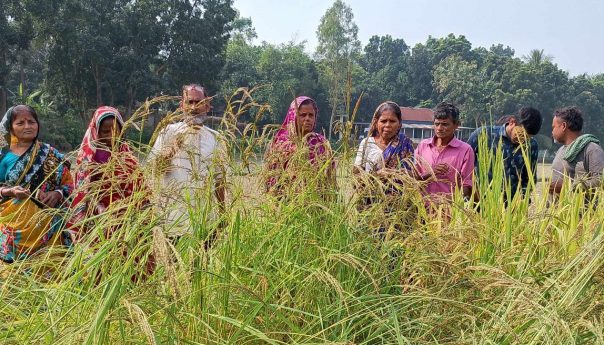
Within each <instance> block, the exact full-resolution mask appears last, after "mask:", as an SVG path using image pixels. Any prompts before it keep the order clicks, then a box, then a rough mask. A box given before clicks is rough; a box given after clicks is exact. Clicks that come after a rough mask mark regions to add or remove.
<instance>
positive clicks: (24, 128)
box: [11, 110, 38, 142]
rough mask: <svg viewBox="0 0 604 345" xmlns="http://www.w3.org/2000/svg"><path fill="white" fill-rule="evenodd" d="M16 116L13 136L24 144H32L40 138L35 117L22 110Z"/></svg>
mask: <svg viewBox="0 0 604 345" xmlns="http://www.w3.org/2000/svg"><path fill="white" fill-rule="evenodd" d="M14 116H15V118H14V119H13V124H12V131H11V132H12V134H13V135H14V136H15V137H17V139H18V140H19V141H22V142H31V141H33V140H34V139H36V137H37V136H38V122H37V121H36V119H35V118H34V117H33V115H32V114H30V113H29V112H28V111H26V110H21V111H19V112H17V113H16V114H15V115H14Z"/></svg>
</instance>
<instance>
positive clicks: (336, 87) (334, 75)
mask: <svg viewBox="0 0 604 345" xmlns="http://www.w3.org/2000/svg"><path fill="white" fill-rule="evenodd" d="M353 20H354V14H353V13H352V9H351V8H350V7H349V6H348V5H346V4H345V3H344V2H343V1H341V0H336V1H334V3H333V5H332V6H331V7H330V8H328V9H327V11H326V12H325V14H324V15H323V17H321V22H320V24H319V27H318V28H317V39H318V41H319V42H318V43H319V44H318V46H317V51H316V56H317V60H318V67H319V71H320V74H319V79H320V82H321V84H322V86H323V88H325V90H327V92H328V94H329V105H330V107H331V117H330V120H329V132H328V133H329V138H331V134H332V132H333V131H332V124H333V122H334V121H335V116H336V115H339V116H340V118H341V119H343V118H347V117H348V116H349V115H350V110H351V109H350V105H351V102H350V99H351V91H352V90H351V88H352V85H353V84H352V74H353V70H354V68H355V64H356V63H357V62H358V59H359V54H360V51H361V42H360V41H359V40H358V38H357V34H358V31H359V28H358V27H357V25H356V24H355V23H354V21H353Z"/></svg>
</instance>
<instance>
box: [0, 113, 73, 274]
mask: <svg viewBox="0 0 604 345" xmlns="http://www.w3.org/2000/svg"><path fill="white" fill-rule="evenodd" d="M39 127H40V122H39V121H38V116H37V114H36V112H35V110H34V109H33V108H31V107H29V106H27V105H17V106H14V107H12V108H10V109H9V110H8V111H7V112H6V114H5V115H4V118H3V119H2V122H1V123H0V131H4V132H5V133H4V135H5V139H6V142H7V143H8V145H7V146H5V147H4V148H2V150H1V151H0V198H1V199H0V259H2V260H3V261H5V262H13V261H15V260H18V259H22V258H26V257H27V256H29V255H31V254H34V253H35V252H36V251H38V250H39V249H40V248H42V247H45V246H48V245H57V244H66V245H69V244H70V243H71V240H70V237H69V236H67V235H66V236H63V234H62V233H61V232H59V230H60V229H62V228H63V217H62V216H61V214H60V213H61V212H57V209H61V208H63V205H64V200H65V199H67V197H68V196H69V194H70V193H71V190H72V179H71V174H70V173H69V164H68V163H67V162H65V161H64V157H63V154H61V153H59V151H57V150H56V149H55V148H53V147H52V146H50V145H48V144H45V143H42V142H40V141H38V134H39Z"/></svg>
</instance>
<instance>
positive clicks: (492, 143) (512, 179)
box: [468, 123, 539, 199]
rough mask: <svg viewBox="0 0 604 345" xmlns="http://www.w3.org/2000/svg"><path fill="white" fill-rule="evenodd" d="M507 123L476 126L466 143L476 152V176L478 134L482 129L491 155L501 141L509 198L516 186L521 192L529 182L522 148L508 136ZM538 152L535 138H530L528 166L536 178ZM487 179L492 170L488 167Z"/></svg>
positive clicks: (514, 192)
mask: <svg viewBox="0 0 604 345" xmlns="http://www.w3.org/2000/svg"><path fill="white" fill-rule="evenodd" d="M506 126H507V123H506V124H505V125H502V126H489V127H480V128H477V129H476V130H475V131H474V132H473V133H472V134H471V135H470V138H469V139H468V144H470V146H471V147H472V149H473V150H474V153H475V154H476V176H478V169H479V168H480V167H479V158H478V155H479V152H478V151H479V148H478V145H479V144H478V143H479V142H480V134H481V133H482V132H483V131H484V132H485V133H486V136H487V145H488V147H489V149H490V150H491V152H493V155H495V154H496V153H497V148H498V147H499V143H501V150H502V153H503V155H502V156H503V169H504V176H505V178H506V180H507V181H508V183H509V184H510V188H511V192H512V194H511V195H510V196H509V197H508V199H511V198H512V197H514V195H515V194H516V190H517V189H518V186H520V188H521V190H522V192H523V193H524V192H525V191H526V188H527V186H528V182H529V174H528V169H527V165H526V164H525V161H524V156H523V155H522V149H521V147H520V145H519V144H514V143H512V141H511V140H510V138H509V137H508V135H507V133H506V131H505V127H506ZM538 154H539V146H538V145H537V140H535V138H531V139H530V141H529V166H530V169H531V171H532V174H533V177H534V178H535V179H536V178H537V173H536V166H537V155H538ZM488 177H489V181H491V180H492V179H493V170H492V169H489V172H488Z"/></svg>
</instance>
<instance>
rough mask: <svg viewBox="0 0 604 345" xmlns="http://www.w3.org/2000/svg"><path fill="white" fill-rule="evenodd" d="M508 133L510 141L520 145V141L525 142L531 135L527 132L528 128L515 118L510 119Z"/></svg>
mask: <svg viewBox="0 0 604 345" xmlns="http://www.w3.org/2000/svg"><path fill="white" fill-rule="evenodd" d="M506 130H507V132H508V135H509V136H510V141H511V142H512V144H514V145H518V144H520V143H524V142H526V141H527V140H528V138H529V135H528V133H527V132H526V129H525V128H524V127H523V126H520V125H519V124H517V123H516V120H515V119H513V118H512V119H510V121H509V122H508V124H507V128H506Z"/></svg>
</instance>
